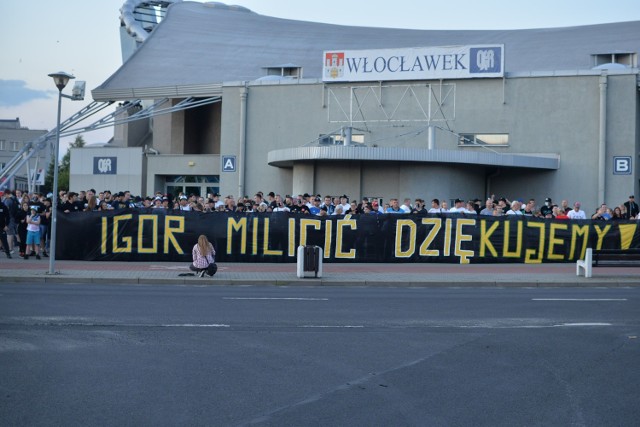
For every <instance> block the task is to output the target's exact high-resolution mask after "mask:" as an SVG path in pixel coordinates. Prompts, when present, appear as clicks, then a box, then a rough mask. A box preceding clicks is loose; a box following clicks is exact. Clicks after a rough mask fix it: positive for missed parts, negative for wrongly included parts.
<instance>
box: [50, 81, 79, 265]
mask: <svg viewBox="0 0 640 427" xmlns="http://www.w3.org/2000/svg"><path fill="white" fill-rule="evenodd" d="M49 77H53V81H54V83H55V84H56V87H57V88H58V122H57V126H56V142H55V147H54V149H53V199H52V200H51V224H50V227H51V242H50V244H49V272H48V274H57V273H56V271H55V266H56V234H57V233H56V229H57V228H58V227H57V225H58V224H57V221H58V167H59V165H58V162H59V157H60V153H59V151H60V116H61V112H62V89H64V88H65V86H67V83H69V80H70V79H75V77H74V76H72V75H71V74H68V73H65V72H63V71H58V72H57V73H51V74H49Z"/></svg>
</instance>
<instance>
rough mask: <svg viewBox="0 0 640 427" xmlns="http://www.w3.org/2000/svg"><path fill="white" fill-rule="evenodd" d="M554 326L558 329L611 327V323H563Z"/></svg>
mask: <svg viewBox="0 0 640 427" xmlns="http://www.w3.org/2000/svg"><path fill="white" fill-rule="evenodd" d="M553 326H554V327H556V328H562V327H565V326H611V323H561V324H559V325H553Z"/></svg>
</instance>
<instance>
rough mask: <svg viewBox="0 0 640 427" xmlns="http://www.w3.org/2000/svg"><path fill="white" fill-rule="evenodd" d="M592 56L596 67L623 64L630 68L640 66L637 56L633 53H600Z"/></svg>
mask: <svg viewBox="0 0 640 427" xmlns="http://www.w3.org/2000/svg"><path fill="white" fill-rule="evenodd" d="M591 56H592V57H593V66H594V67H598V66H600V65H604V64H621V65H625V66H627V67H629V68H635V67H637V66H638V57H637V54H636V53H633V52H612V53H599V54H595V55H591Z"/></svg>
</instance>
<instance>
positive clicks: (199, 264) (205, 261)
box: [189, 234, 218, 277]
mask: <svg viewBox="0 0 640 427" xmlns="http://www.w3.org/2000/svg"><path fill="white" fill-rule="evenodd" d="M191 253H192V254H193V263H192V264H191V265H189V270H191V271H195V272H196V276H198V277H204V275H205V274H206V275H207V276H209V277H213V275H214V274H216V271H218V266H217V265H216V262H215V256H216V250H215V249H214V248H213V245H212V244H211V242H209V239H207V236H205V235H204V234H201V235H200V237H198V243H196V244H195V245H194V247H193V250H192V251H191Z"/></svg>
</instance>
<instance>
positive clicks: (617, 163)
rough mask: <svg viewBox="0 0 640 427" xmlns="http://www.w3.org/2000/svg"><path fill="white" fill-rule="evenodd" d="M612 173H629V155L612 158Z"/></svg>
mask: <svg viewBox="0 0 640 427" xmlns="http://www.w3.org/2000/svg"><path fill="white" fill-rule="evenodd" d="M613 174H614V175H631V156H617V157H614V158H613Z"/></svg>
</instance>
